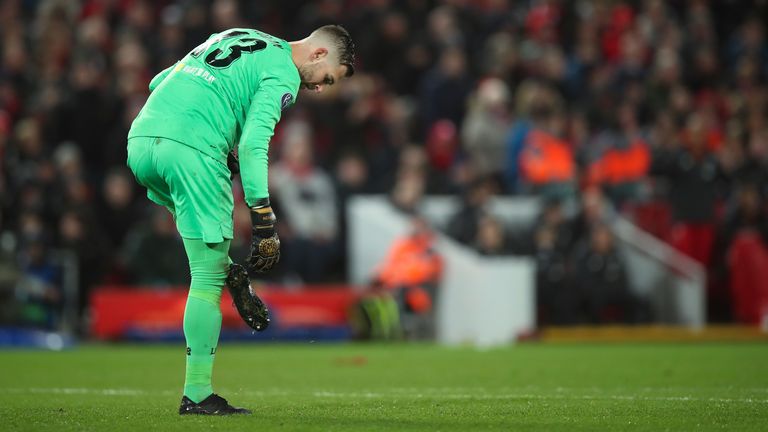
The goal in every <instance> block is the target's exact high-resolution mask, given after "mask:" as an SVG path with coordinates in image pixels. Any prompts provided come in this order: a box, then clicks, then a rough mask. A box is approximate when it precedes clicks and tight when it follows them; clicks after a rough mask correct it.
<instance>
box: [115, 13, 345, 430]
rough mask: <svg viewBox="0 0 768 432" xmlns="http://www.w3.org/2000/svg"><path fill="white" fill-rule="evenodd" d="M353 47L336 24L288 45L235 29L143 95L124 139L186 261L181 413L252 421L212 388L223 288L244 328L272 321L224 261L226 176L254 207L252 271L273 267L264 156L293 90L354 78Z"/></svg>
mask: <svg viewBox="0 0 768 432" xmlns="http://www.w3.org/2000/svg"><path fill="white" fill-rule="evenodd" d="M353 51H354V45H353V43H352V40H351V38H350V36H349V33H347V31H346V30H345V29H344V28H342V27H340V26H335V25H330V26H324V27H320V28H319V29H317V30H315V31H314V32H312V34H311V35H309V36H308V37H307V38H305V39H302V40H300V41H296V42H290V43H289V42H286V41H284V40H281V39H278V38H276V37H274V36H270V35H268V34H266V33H263V32H260V31H258V30H253V29H239V28H238V29H230V30H227V31H224V32H221V33H218V34H213V35H211V37H209V38H208V40H207V41H205V42H204V43H202V44H201V45H199V46H198V47H197V48H195V49H194V50H192V51H191V52H190V53H189V54H187V55H186V56H185V57H184V58H183V59H181V60H180V61H179V62H178V63H176V64H175V65H173V66H171V67H169V68H168V69H166V70H164V71H162V72H160V73H159V74H158V75H157V76H155V77H154V78H153V79H152V81H151V82H150V84H149V90H150V92H151V94H150V97H149V99H148V100H147V103H146V105H144V108H143V109H142V110H141V112H140V113H139V115H138V116H137V117H136V119H135V120H134V122H133V125H132V126H131V130H130V132H129V133H128V166H129V167H130V168H131V170H132V171H133V173H134V175H135V176H136V180H137V181H138V182H139V183H140V184H141V185H142V186H144V187H146V188H147V197H149V199H150V200H152V201H154V202H155V203H157V204H159V205H162V206H165V207H166V208H167V209H168V210H169V211H170V212H171V214H172V215H173V217H174V220H175V221H176V227H177V229H178V230H179V233H180V234H181V237H182V239H183V241H184V249H185V250H186V253H187V258H188V260H189V269H190V273H191V276H192V281H191V284H190V289H189V296H188V298H187V305H186V309H185V311H184V337H185V338H186V341H187V361H186V376H185V382H184V395H183V397H182V400H181V407H180V408H179V414H212V415H226V414H250V411H249V410H247V409H243V408H235V407H232V406H231V405H229V403H227V401H226V400H225V399H224V398H222V397H220V396H218V395H216V394H214V393H213V388H212V386H211V373H212V370H213V361H214V357H215V353H216V346H217V344H218V340H219V332H220V330H221V311H220V309H219V303H220V299H221V292H222V289H223V286H224V285H225V284H226V285H227V286H228V287H229V289H230V291H231V293H232V297H233V299H234V301H235V305H236V306H237V309H238V312H239V313H240V315H241V316H242V317H243V319H244V320H245V321H246V323H247V324H248V325H249V326H251V327H252V328H254V329H255V330H257V331H261V330H264V329H265V328H266V326H267V325H268V324H269V313H268V311H267V309H266V307H265V306H264V304H263V303H262V302H261V300H259V298H258V297H256V296H255V294H253V293H252V291H251V290H250V282H249V280H248V274H247V272H246V270H245V268H244V267H242V266H240V265H238V264H234V263H232V261H231V260H230V259H229V245H230V242H231V240H232V238H233V220H232V210H233V205H234V204H233V197H232V189H231V186H232V183H231V175H232V174H233V173H237V172H238V170H239V172H240V177H241V179H242V183H243V189H244V191H245V201H246V204H247V205H248V206H249V207H250V209H251V219H252V222H253V230H252V241H251V250H250V254H249V256H248V258H247V264H248V265H249V266H250V267H251V268H252V269H253V270H254V271H256V272H266V271H268V270H269V269H271V268H272V267H273V266H274V265H275V263H277V261H278V260H279V259H280V240H279V239H278V236H277V233H276V232H275V229H274V225H275V221H276V219H275V215H274V213H273V212H272V208H271V207H270V203H269V192H268V190H267V168H268V167H267V161H268V158H267V149H268V144H269V140H270V138H271V137H272V134H273V133H274V129H275V124H276V123H277V122H278V121H279V120H280V115H281V112H282V110H284V109H285V108H287V107H289V106H290V105H292V104H293V102H294V101H295V100H296V93H297V92H298V90H299V88H304V89H307V90H310V91H316V92H320V91H322V90H323V88H325V87H326V86H330V85H333V84H334V83H336V82H338V81H340V80H341V79H342V78H344V77H348V76H350V75H352V74H353V73H354V69H353V61H354V59H353V57H354V52H353ZM235 146H237V154H238V157H239V162H238V160H237V158H236V157H235V156H234V153H233V152H234V149H235Z"/></svg>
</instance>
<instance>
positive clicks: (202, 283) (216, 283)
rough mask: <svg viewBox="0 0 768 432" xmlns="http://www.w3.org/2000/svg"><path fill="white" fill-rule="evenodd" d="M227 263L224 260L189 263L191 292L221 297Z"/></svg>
mask: <svg viewBox="0 0 768 432" xmlns="http://www.w3.org/2000/svg"><path fill="white" fill-rule="evenodd" d="M227 269H228V263H227V261H226V260H214V261H198V262H194V261H193V262H190V263H189V271H190V274H191V276H192V283H191V284H190V290H191V291H197V292H202V291H207V292H213V293H216V294H217V295H218V296H220V295H221V291H222V288H223V287H224V283H225V281H226V279H227Z"/></svg>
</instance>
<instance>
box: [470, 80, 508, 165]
mask: <svg viewBox="0 0 768 432" xmlns="http://www.w3.org/2000/svg"><path fill="white" fill-rule="evenodd" d="M508 102H509V90H508V89H507V86H506V84H505V83H504V81H501V80H499V79H495V78H491V79H488V80H486V81H483V82H481V83H480V85H479V86H478V87H477V90H476V91H475V94H474V98H473V99H472V100H471V102H470V105H469V106H470V108H469V113H468V114H467V117H466V118H465V119H464V124H462V131H461V133H462V135H461V141H462V146H463V148H464V150H465V151H466V152H467V153H468V154H469V158H470V161H471V163H472V164H473V166H474V169H475V172H476V173H477V175H479V176H482V177H486V176H500V174H501V172H502V170H503V168H504V141H505V137H506V134H507V132H508V130H509V126H510V119H509V114H508V109H507V104H508Z"/></svg>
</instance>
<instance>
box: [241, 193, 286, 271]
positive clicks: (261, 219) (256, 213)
mask: <svg viewBox="0 0 768 432" xmlns="http://www.w3.org/2000/svg"><path fill="white" fill-rule="evenodd" d="M276 222H277V218H276V217H275V213H274V212H273V211H272V207H271V206H270V205H269V198H262V199H260V200H259V202H258V203H256V205H254V206H253V207H251V223H252V224H253V230H252V231H251V253H250V254H249V255H248V258H247V259H246V262H247V263H248V266H249V267H250V268H251V269H252V270H253V271H255V272H257V273H265V272H267V271H269V270H270V269H272V267H274V266H275V264H277V262H278V261H280V238H279V237H278V236H277V232H275V223H276Z"/></svg>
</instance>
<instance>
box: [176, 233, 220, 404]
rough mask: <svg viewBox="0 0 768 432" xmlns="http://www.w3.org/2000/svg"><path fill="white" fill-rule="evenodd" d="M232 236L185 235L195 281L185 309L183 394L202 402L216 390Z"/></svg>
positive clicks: (190, 268)
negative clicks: (204, 238) (213, 238)
mask: <svg viewBox="0 0 768 432" xmlns="http://www.w3.org/2000/svg"><path fill="white" fill-rule="evenodd" d="M229 243H230V241H229V240H225V241H223V242H221V243H205V242H203V241H202V240H196V239H184V249H185V250H186V251H187V257H188V258H189V270H190V274H191V275H192V283H191V284H190V286H189V296H188V297H187V307H186V309H185V310H184V337H185V338H186V340H187V369H186V375H185V380H184V395H185V396H187V397H188V398H190V399H192V401H193V402H196V403H197V402H200V401H202V400H203V399H205V398H207V397H208V396H209V395H210V394H211V393H213V387H212V386H211V375H212V373H213V361H214V359H215V357H216V346H217V344H218V342H219V332H220V331H221V309H219V302H220V301H221V290H222V288H223V287H224V281H225V279H226V277H227V270H228V268H229V257H228V255H227V254H228V252H229Z"/></svg>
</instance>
